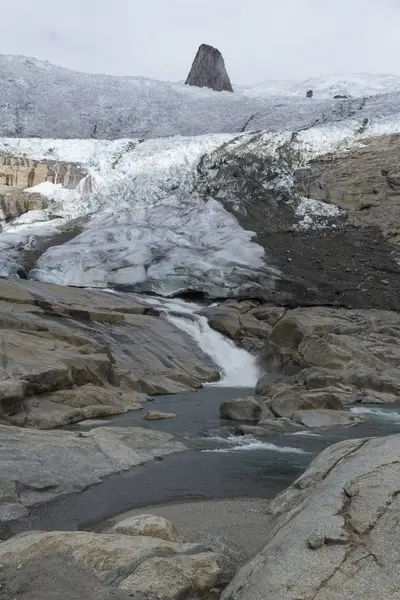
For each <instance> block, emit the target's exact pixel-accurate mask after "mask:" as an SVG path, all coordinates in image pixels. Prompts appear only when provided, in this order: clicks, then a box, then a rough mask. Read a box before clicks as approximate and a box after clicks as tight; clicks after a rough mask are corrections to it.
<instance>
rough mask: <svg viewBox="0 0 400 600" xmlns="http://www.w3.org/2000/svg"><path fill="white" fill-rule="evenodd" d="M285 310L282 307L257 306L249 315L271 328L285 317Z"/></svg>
mask: <svg viewBox="0 0 400 600" xmlns="http://www.w3.org/2000/svg"><path fill="white" fill-rule="evenodd" d="M285 312H286V309H285V308H283V307H282V306H269V305H267V304H265V305H262V306H258V307H257V308H253V309H252V310H251V314H252V315H253V316H254V317H255V318H256V319H258V320H259V321H264V322H265V323H267V324H268V325H270V326H271V327H273V326H274V325H276V324H277V322H278V321H279V320H280V319H282V317H283V316H284V315H285Z"/></svg>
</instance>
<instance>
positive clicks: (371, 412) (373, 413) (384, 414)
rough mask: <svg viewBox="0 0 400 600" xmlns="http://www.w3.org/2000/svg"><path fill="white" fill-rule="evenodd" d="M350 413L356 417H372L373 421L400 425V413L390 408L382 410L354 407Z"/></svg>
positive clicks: (372, 407)
mask: <svg viewBox="0 0 400 600" xmlns="http://www.w3.org/2000/svg"><path fill="white" fill-rule="evenodd" d="M350 411H351V412H352V413H354V414H356V415H364V416H370V417H371V418H372V419H378V420H382V421H395V422H396V423H400V413H399V412H396V411H395V410H392V409H391V408H390V407H389V406H388V407H382V408H376V407H374V406H353V407H352V408H351V409H350Z"/></svg>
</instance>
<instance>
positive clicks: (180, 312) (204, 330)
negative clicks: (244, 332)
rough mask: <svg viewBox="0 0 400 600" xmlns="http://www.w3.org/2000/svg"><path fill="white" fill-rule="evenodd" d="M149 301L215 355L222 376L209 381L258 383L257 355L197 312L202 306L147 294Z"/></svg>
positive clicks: (235, 384)
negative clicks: (217, 328) (219, 330)
mask: <svg viewBox="0 0 400 600" xmlns="http://www.w3.org/2000/svg"><path fill="white" fill-rule="evenodd" d="M146 302H149V303H150V304H153V305H155V306H157V307H158V308H159V309H161V310H163V311H164V312H165V315H166V318H167V320H168V321H169V322H170V323H173V324H174V325H175V326H176V327H178V328H179V329H181V330H182V331H184V332H185V333H187V334H188V335H189V336H190V337H191V338H193V339H194V341H195V342H196V343H197V345H198V346H199V347H200V348H201V350H202V351H203V352H204V353H205V354H207V355H208V356H210V357H211V358H212V360H213V362H214V363H215V364H216V366H217V367H218V369H219V371H220V373H221V379H220V381H219V382H218V383H216V384H215V383H214V384H208V385H218V386H224V387H255V385H256V383H257V380H258V377H259V370H258V367H257V365H256V359H255V357H254V356H252V355H251V354H250V353H249V352H247V351H246V350H243V349H242V348H237V347H236V346H235V344H234V342H233V341H231V340H230V339H228V338H227V337H225V336H224V335H222V334H221V333H219V332H218V331H215V330H214V329H212V328H211V327H210V325H209V324H208V321H207V318H206V317H204V316H202V315H199V314H198V311H200V310H201V308H202V307H201V306H199V305H198V304H195V303H191V302H190V303H189V302H185V301H184V300H178V299H173V300H171V299H168V300H167V299H163V298H146Z"/></svg>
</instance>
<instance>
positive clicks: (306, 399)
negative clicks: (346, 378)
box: [267, 386, 343, 419]
mask: <svg viewBox="0 0 400 600" xmlns="http://www.w3.org/2000/svg"><path fill="white" fill-rule="evenodd" d="M267 406H268V407H269V408H270V409H271V411H272V413H273V414H274V416H276V417H286V418H289V419H292V418H293V415H294V413H295V412H297V411H303V410H305V411H310V410H311V409H314V408H325V409H330V410H342V409H343V404H342V401H341V399H340V396H339V395H338V394H336V393H335V392H331V391H329V390H317V391H313V392H307V391H303V390H302V389H301V388H300V389H299V388H298V387H295V386H293V387H292V388H290V387H289V388H288V389H287V390H285V391H282V392H279V393H278V394H276V395H275V396H274V397H273V398H271V399H269V400H268V401H267Z"/></svg>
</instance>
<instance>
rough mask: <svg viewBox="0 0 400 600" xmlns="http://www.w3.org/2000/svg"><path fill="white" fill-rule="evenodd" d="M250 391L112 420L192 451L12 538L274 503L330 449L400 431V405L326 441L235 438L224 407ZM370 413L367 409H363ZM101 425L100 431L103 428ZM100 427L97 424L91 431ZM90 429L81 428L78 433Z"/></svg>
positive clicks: (210, 391) (126, 476) (40, 517)
mask: <svg viewBox="0 0 400 600" xmlns="http://www.w3.org/2000/svg"><path fill="white" fill-rule="evenodd" d="M250 393H251V390H246V389H237V388H235V389H232V388H218V387H209V388H204V389H202V390H200V391H198V392H196V393H188V394H178V395H175V396H164V397H159V398H157V399H155V400H154V401H152V402H148V403H146V405H145V410H144V411H141V412H133V413H127V414H124V415H119V416H117V417H114V418H112V419H109V420H107V422H106V423H104V424H106V425H107V424H110V421H111V422H112V425H113V426H122V427H129V426H138V425H140V426H141V427H146V428H149V429H158V430H161V431H165V432H168V433H171V434H174V435H175V436H176V437H178V438H179V439H181V440H182V441H183V442H184V443H185V445H186V446H187V448H188V450H187V451H186V452H182V453H179V454H175V455H171V456H167V457H165V458H164V460H161V461H156V462H151V463H146V464H145V465H143V466H141V467H135V468H134V469H132V470H131V471H128V472H124V473H121V474H119V475H114V476H111V477H108V478H106V479H105V480H104V481H103V482H102V483H101V484H99V485H96V486H93V487H91V488H89V489H87V490H85V491H83V492H81V493H79V494H76V495H69V496H65V497H63V498H60V499H58V500H56V501H55V502H52V503H50V504H47V505H43V506H39V507H37V508H35V509H33V510H32V512H31V514H30V516H29V518H28V519H25V520H24V521H21V522H20V523H18V524H16V525H15V528H13V532H17V531H22V530H26V529H27V528H34V529H35V528H36V529H38V528H40V529H70V530H71V529H77V528H78V529H82V528H90V527H91V526H92V525H93V524H94V523H96V522H99V521H102V520H105V519H108V518H111V517H113V516H115V515H117V514H118V513H121V512H124V511H126V510H129V509H131V508H139V507H141V506H148V505H151V504H153V505H154V504H163V503H168V502H179V501H187V500H196V499H215V498H239V497H252V498H257V497H258V498H273V497H274V496H276V495H277V494H278V493H279V492H281V491H282V490H283V489H284V488H286V487H287V486H288V485H290V484H291V483H292V482H293V481H294V480H295V479H296V478H297V477H298V476H299V475H300V474H301V473H302V472H303V471H304V469H306V467H307V465H308V464H309V463H310V461H311V460H312V459H313V458H314V457H315V456H316V455H317V454H319V453H320V452H321V451H322V450H323V449H324V448H326V447H327V446H329V445H330V444H333V443H336V442H339V441H341V440H344V439H348V438H359V437H368V436H382V435H388V434H391V433H399V432H400V407H387V408H382V407H381V406H379V407H367V410H372V411H376V412H372V413H371V414H365V415H364V416H365V417H367V418H368V419H369V420H368V422H367V423H365V424H363V425H360V426H356V427H341V428H334V429H329V430H327V431H325V432H320V434H319V435H298V434H284V433H280V434H271V435H268V436H266V437H264V438H263V439H258V440H257V439H256V438H254V437H252V436H245V437H244V438H243V437H236V436H234V431H235V423H234V422H232V421H220V420H219V418H218V417H219V404H220V403H221V402H222V401H223V400H226V399H229V398H235V397H241V396H246V395H249V394H250ZM147 410H161V411H163V412H173V413H176V414H178V415H179V416H178V417H177V418H176V419H172V420H164V421H145V420H143V414H144V412H145V411H147ZM362 410H363V409H362ZM104 424H103V423H102V422H101V421H99V422H98V425H96V426H102V425H104ZM92 427H93V425H92ZM78 428H79V430H81V431H82V430H84V429H85V428H84V427H82V426H80V427H79V426H75V429H78Z"/></svg>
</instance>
